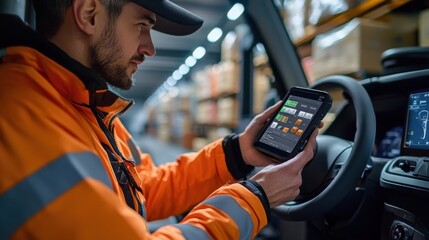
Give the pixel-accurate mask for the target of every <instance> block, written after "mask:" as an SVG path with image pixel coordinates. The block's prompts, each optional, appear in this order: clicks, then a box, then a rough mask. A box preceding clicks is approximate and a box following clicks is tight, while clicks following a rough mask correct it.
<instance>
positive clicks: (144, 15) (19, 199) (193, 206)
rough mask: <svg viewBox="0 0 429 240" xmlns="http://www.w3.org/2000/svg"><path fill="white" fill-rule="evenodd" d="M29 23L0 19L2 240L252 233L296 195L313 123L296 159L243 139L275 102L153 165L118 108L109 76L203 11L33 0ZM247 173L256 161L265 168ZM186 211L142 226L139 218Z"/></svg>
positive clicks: (150, 0) (120, 81)
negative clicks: (242, 126) (276, 158)
mask: <svg viewBox="0 0 429 240" xmlns="http://www.w3.org/2000/svg"><path fill="white" fill-rule="evenodd" d="M34 6H35V9H36V22H37V24H36V25H37V27H36V28H37V31H38V32H39V34H37V33H36V32H34V31H33V30H31V29H30V28H29V27H27V26H26V25H25V24H24V23H23V22H21V21H20V19H19V18H17V17H15V16H12V15H2V16H1V20H0V26H1V27H0V31H1V38H0V56H1V64H0V98H1V102H2V110H3V111H2V114H1V115H0V132H1V135H0V138H1V143H0V154H1V162H0V179H1V181H0V226H1V230H0V239H5V238H12V239H29V238H31V239H33V238H34V239H68V238H70V239H105V238H107V239H119V238H121V239H183V238H185V239H211V238H214V239H251V238H253V237H255V235H256V234H257V233H258V231H259V230H261V229H262V228H263V227H264V226H265V225H266V224H267V221H268V220H269V214H270V208H272V207H275V206H278V205H280V204H282V203H284V202H286V201H289V200H292V199H294V198H295V197H296V196H297V195H298V194H299V186H300V184H301V170H302V168H303V167H304V165H305V164H306V163H307V162H308V161H309V160H310V159H311V158H312V156H313V148H314V145H315V137H316V135H317V130H316V131H315V132H314V133H313V135H312V137H311V139H310V140H309V142H308V144H307V146H306V148H305V149H304V151H303V152H301V153H300V154H299V155H298V156H297V157H296V158H294V159H292V160H290V161H288V162H286V163H283V164H277V165H274V164H271V163H272V161H271V159H270V158H268V157H266V156H265V155H263V154H261V153H259V152H258V151H256V150H255V149H254V148H253V146H252V142H253V140H254V138H255V136H256V134H257V132H258V131H259V130H260V129H261V128H262V126H263V124H264V122H265V121H266V120H267V119H268V117H269V116H270V115H271V114H273V113H274V111H275V109H276V108H278V107H279V105H278V104H277V105H275V106H273V107H271V108H270V109H268V110H267V111H265V112H264V113H262V114H260V115H258V116H257V117H255V119H254V120H253V121H252V122H251V123H250V124H249V126H248V127H247V129H246V130H245V131H244V132H243V133H241V134H240V135H230V136H227V137H225V138H224V139H220V140H218V141H216V142H214V143H212V144H210V145H208V146H206V147H205V148H203V149H202V150H201V151H199V152H198V153H190V154H184V155H182V156H180V157H179V158H178V159H177V161H176V162H174V163H170V164H167V165H165V166H161V167H155V166H154V164H153V162H152V160H151V158H150V156H148V155H147V154H144V153H142V152H141V151H140V149H139V148H138V146H136V145H135V144H134V142H133V140H132V138H131V136H130V134H129V133H128V132H127V131H126V129H125V128H124V126H123V125H122V124H121V122H120V120H119V118H118V116H119V115H120V114H122V113H124V112H125V110H126V109H127V108H129V107H130V105H131V104H132V102H130V101H128V100H125V99H123V98H121V97H120V96H118V95H116V94H115V93H113V92H112V91H111V90H110V89H109V87H108V86H109V85H113V86H115V87H118V88H121V89H129V88H130V87H131V86H132V80H131V79H132V78H131V76H132V74H133V73H134V72H135V71H136V70H137V66H138V65H139V64H141V63H142V62H143V61H144V57H145V56H152V55H154V54H155V49H154V46H153V43H152V40H151V35H150V31H151V30H152V29H155V30H158V31H162V32H165V33H168V34H174V35H184V34H189V33H192V32H194V31H195V30H197V29H198V28H199V27H200V26H201V24H202V21H201V20H200V19H199V18H198V17H196V16H195V15H192V14H191V13H189V12H187V11H186V10H184V9H182V8H180V7H178V6H176V5H174V4H172V3H171V2H169V1H167V0H162V1H161V0H132V1H127V0H74V1H71V0H57V1H51V0H34ZM267 165H269V166H268V167H265V168H264V169H262V170H261V171H260V172H259V173H257V174H256V175H254V176H253V177H252V178H251V179H250V180H247V181H240V180H241V179H243V178H244V177H245V176H246V175H247V174H248V173H249V172H250V171H252V169H253V168H254V166H267ZM188 210H190V212H189V214H187V216H186V217H185V218H184V219H183V221H182V222H180V223H179V224H175V225H169V226H165V227H162V228H160V229H158V230H157V231H156V232H154V233H150V232H149V231H148V228H147V226H146V221H152V220H156V219H162V218H166V217H168V216H172V215H177V214H180V213H183V212H185V211H188Z"/></svg>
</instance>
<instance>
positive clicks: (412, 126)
mask: <svg viewBox="0 0 429 240" xmlns="http://www.w3.org/2000/svg"><path fill="white" fill-rule="evenodd" d="M428 120H429V92H420V93H412V94H410V97H409V100H408V114H407V122H406V132H405V141H404V146H403V147H404V148H408V149H420V150H429V131H428V130H429V129H428V127H429V121H428Z"/></svg>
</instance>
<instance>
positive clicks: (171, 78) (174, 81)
mask: <svg viewBox="0 0 429 240" xmlns="http://www.w3.org/2000/svg"><path fill="white" fill-rule="evenodd" d="M167 83H168V85H170V86H174V85H176V83H177V80H176V79H174V78H173V77H169V78H167Z"/></svg>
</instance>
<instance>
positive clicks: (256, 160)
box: [239, 101, 281, 167]
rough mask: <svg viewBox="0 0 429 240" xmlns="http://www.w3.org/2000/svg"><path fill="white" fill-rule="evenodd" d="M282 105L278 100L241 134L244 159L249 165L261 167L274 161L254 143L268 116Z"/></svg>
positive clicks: (241, 148) (254, 119)
mask: <svg viewBox="0 0 429 240" xmlns="http://www.w3.org/2000/svg"><path fill="white" fill-rule="evenodd" d="M280 106H281V101H280V102H277V103H276V104H274V105H273V106H271V107H270V108H268V109H267V110H265V111H264V112H263V113H260V114H259V115H257V116H256V117H255V118H253V120H252V121H251V122H250V123H249V125H248V126H247V127H246V129H245V130H244V132H243V133H241V134H240V135H239V142H240V150H241V155H242V156H243V160H244V162H245V163H246V164H247V165H252V166H254V167H261V166H267V165H269V164H272V163H273V159H271V158H270V157H269V156H267V155H265V154H263V153H261V152H259V151H258V150H256V149H255V148H254V147H253V143H254V141H255V139H256V137H257V135H258V133H259V131H261V129H262V128H263V127H264V125H265V123H266V122H267V120H268V118H269V117H270V116H271V115H273V114H274V113H275V112H276V110H277V109H278V108H279V107H280Z"/></svg>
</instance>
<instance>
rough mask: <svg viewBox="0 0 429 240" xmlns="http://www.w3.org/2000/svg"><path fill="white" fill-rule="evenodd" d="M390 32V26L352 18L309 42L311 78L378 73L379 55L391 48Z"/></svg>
mask: <svg viewBox="0 0 429 240" xmlns="http://www.w3.org/2000/svg"><path fill="white" fill-rule="evenodd" d="M394 46H395V43H394V31H393V29H392V28H391V27H390V24H387V23H383V22H378V21H374V20H369V19H360V18H356V19H353V20H352V21H350V22H348V23H347V24H345V25H343V26H341V27H339V28H336V29H334V30H332V31H330V32H327V33H324V34H321V35H319V36H317V37H316V38H315V39H314V41H313V42H312V58H313V65H312V75H313V78H314V79H316V80H317V79H319V78H321V77H324V76H328V75H333V74H352V73H356V72H361V71H363V72H365V73H370V74H378V73H381V72H382V67H381V63H380V57H381V54H382V53H383V52H384V51H385V50H387V49H390V48H392V47H394Z"/></svg>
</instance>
